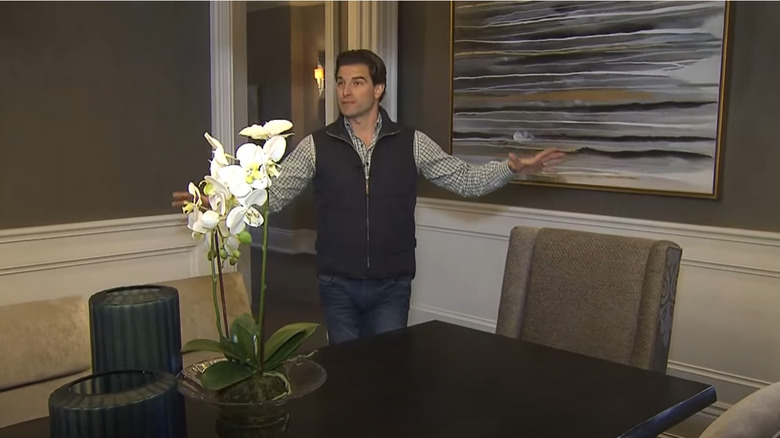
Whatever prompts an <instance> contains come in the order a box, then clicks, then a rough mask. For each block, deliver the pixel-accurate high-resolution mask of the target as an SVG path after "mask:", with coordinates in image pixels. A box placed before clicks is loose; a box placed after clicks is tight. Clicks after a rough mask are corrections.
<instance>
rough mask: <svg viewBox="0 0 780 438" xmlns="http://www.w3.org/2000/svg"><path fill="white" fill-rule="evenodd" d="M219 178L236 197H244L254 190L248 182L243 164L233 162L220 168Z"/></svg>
mask: <svg viewBox="0 0 780 438" xmlns="http://www.w3.org/2000/svg"><path fill="white" fill-rule="evenodd" d="M218 179H219V181H221V182H222V183H223V184H224V185H226V186H227V188H228V190H229V191H230V193H232V194H233V196H235V197H236V198H244V197H246V196H247V195H249V193H250V192H251V191H252V186H251V185H250V184H249V183H248V182H247V175H246V171H244V169H243V168H242V167H241V166H237V165H235V164H232V165H230V166H225V167H223V168H221V169H219V172H218Z"/></svg>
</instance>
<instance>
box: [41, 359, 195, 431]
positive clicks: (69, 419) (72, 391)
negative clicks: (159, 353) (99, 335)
mask: <svg viewBox="0 0 780 438" xmlns="http://www.w3.org/2000/svg"><path fill="white" fill-rule="evenodd" d="M179 397H180V394H178V391H177V390H176V378H175V377H174V376H173V375H171V374H168V373H151V372H146V371H115V372H110V373H103V374H96V375H91V376H87V377H84V378H81V379H78V380H75V381H73V382H70V383H68V384H66V385H63V386H61V387H60V388H59V389H57V390H56V391H54V392H53V393H52V394H51V396H49V427H50V433H51V437H52V438H105V437H112V438H140V437H144V438H176V437H180V436H184V435H183V428H182V426H181V404H180V401H179Z"/></svg>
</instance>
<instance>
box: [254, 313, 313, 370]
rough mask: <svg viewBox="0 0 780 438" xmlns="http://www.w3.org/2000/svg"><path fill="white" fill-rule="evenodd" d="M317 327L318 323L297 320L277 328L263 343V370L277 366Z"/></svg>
mask: <svg viewBox="0 0 780 438" xmlns="http://www.w3.org/2000/svg"><path fill="white" fill-rule="evenodd" d="M317 327H319V324H314V323H310V322H297V323H294V324H289V325H286V326H284V327H282V328H280V329H279V330H277V331H276V333H274V334H273V335H271V337H270V338H268V342H266V344H265V351H264V353H265V363H263V370H265V371H270V370H273V369H274V368H276V367H278V366H279V364H281V363H282V362H284V361H285V360H286V359H287V358H289V357H290V355H292V354H293V353H294V352H295V350H297V349H298V347H300V346H301V344H302V343H303V341H305V340H306V339H307V338H308V337H309V336H311V335H312V334H313V333H314V331H315V330H316V329H317Z"/></svg>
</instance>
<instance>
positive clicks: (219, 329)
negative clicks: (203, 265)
mask: <svg viewBox="0 0 780 438" xmlns="http://www.w3.org/2000/svg"><path fill="white" fill-rule="evenodd" d="M215 236H216V234H215ZM214 241H215V242H216V239H214ZM212 251H213V249H212ZM217 257H219V253H217V254H216V255H215V256H214V257H212V259H211V295H212V297H213V299H214V313H215V314H216V317H217V333H219V336H220V337H222V320H221V318H220V317H219V299H218V298H217V275H216V274H217V273H216V272H215V268H214V264H215V263H217V260H216V258H217Z"/></svg>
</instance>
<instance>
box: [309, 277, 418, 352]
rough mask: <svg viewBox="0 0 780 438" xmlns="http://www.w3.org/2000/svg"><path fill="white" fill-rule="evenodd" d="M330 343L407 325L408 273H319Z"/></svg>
mask: <svg viewBox="0 0 780 438" xmlns="http://www.w3.org/2000/svg"><path fill="white" fill-rule="evenodd" d="M318 279H319V289H320V300H321V302H322V306H323V309H324V313H325V325H326V326H327V329H328V341H329V343H330V344H339V343H341V342H346V341H349V340H352V339H357V338H362V337H366V336H371V335H375V334H379V333H384V332H388V331H391V330H397V329H400V328H404V327H406V322H407V319H408V316H409V299H410V297H411V293H412V278H411V276H407V277H400V278H388V279H378V280H377V279H360V278H344V277H337V276H333V275H322V274H320V275H319V278H318Z"/></svg>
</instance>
